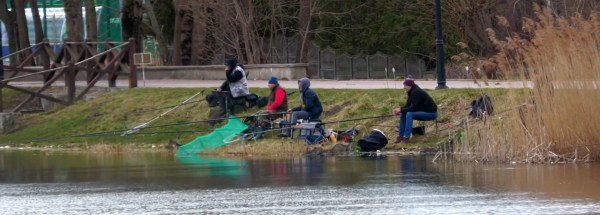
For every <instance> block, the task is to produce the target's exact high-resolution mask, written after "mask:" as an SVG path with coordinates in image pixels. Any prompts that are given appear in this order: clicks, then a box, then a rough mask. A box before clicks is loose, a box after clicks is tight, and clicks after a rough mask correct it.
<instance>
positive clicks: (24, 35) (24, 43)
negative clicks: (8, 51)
mask: <svg viewBox="0 0 600 215" xmlns="http://www.w3.org/2000/svg"><path fill="white" fill-rule="evenodd" d="M26 3H27V2H26V1H20V0H17V1H15V4H14V7H13V9H14V10H15V11H16V14H17V28H18V29H19V49H25V48H29V46H30V45H29V29H27V18H26V17H25V4H26ZM29 55H31V49H28V50H25V51H24V52H23V58H27V57H28V56H29Z"/></svg>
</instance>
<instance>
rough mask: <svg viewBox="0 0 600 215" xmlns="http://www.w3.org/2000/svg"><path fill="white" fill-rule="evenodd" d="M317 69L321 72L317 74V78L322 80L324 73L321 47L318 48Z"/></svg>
mask: <svg viewBox="0 0 600 215" xmlns="http://www.w3.org/2000/svg"><path fill="white" fill-rule="evenodd" d="M317 67H318V70H319V73H317V76H318V77H319V79H322V78H323V71H322V70H321V48H320V47H318V48H317Z"/></svg>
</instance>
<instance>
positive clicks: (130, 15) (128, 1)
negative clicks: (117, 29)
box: [121, 0, 144, 52]
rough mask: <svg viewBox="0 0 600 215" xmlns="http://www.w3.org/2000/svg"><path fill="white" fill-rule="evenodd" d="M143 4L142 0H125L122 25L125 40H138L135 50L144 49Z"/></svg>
mask: <svg viewBox="0 0 600 215" xmlns="http://www.w3.org/2000/svg"><path fill="white" fill-rule="evenodd" d="M143 12H144V11H143V5H142V1H141V0H123V10H122V14H123V18H122V21H121V27H122V29H123V40H128V39H129V38H134V39H135V42H136V50H135V52H141V51H142V46H143V44H142V24H143V23H142V15H143Z"/></svg>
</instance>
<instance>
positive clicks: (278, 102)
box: [267, 76, 288, 112]
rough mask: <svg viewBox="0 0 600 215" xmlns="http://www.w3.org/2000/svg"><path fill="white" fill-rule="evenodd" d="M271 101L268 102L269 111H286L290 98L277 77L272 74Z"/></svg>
mask: <svg viewBox="0 0 600 215" xmlns="http://www.w3.org/2000/svg"><path fill="white" fill-rule="evenodd" d="M269 89H271V93H270V95H269V103H267V111H272V112H286V111H287V109H288V99H287V94H286V92H285V90H284V89H283V88H282V87H281V86H280V85H279V82H278V81H277V77H275V76H272V77H271V78H270V79H269Z"/></svg>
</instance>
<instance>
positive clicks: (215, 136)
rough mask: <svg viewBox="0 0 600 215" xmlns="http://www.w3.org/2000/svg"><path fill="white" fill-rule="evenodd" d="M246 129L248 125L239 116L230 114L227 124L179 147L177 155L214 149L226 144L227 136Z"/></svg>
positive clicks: (193, 153) (191, 154)
mask: <svg viewBox="0 0 600 215" xmlns="http://www.w3.org/2000/svg"><path fill="white" fill-rule="evenodd" d="M246 129H248V125H246V124H245V123H244V122H242V121H240V120H239V119H238V118H235V117H234V116H230V117H229V120H228V122H227V124H226V125H225V126H223V127H221V128H217V129H215V130H214V131H213V132H212V133H210V134H208V135H205V136H200V137H198V138H196V139H195V140H193V141H192V142H189V143H188V144H185V145H183V146H181V147H179V150H178V151H177V154H176V155H177V157H182V156H193V155H195V154H198V153H200V152H202V151H204V150H213V149H216V148H219V147H221V146H224V145H225V142H224V140H225V138H227V137H230V136H231V135H235V134H239V133H242V132H243V131H244V130H246Z"/></svg>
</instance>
